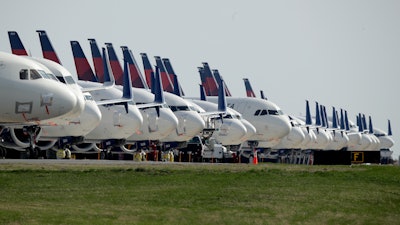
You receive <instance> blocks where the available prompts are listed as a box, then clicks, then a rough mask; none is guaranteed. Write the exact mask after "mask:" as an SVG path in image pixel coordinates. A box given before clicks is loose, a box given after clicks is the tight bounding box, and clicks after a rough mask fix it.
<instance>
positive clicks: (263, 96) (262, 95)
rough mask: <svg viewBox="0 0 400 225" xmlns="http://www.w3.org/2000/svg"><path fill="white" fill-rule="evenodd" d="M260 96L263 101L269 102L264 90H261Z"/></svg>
mask: <svg viewBox="0 0 400 225" xmlns="http://www.w3.org/2000/svg"><path fill="white" fill-rule="evenodd" d="M260 96H261V99H265V100H268V98H266V97H265V95H264V91H263V90H260Z"/></svg>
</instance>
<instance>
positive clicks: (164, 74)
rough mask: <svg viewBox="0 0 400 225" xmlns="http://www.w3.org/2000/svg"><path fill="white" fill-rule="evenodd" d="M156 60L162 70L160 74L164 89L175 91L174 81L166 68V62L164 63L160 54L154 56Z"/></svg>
mask: <svg viewBox="0 0 400 225" xmlns="http://www.w3.org/2000/svg"><path fill="white" fill-rule="evenodd" d="M154 58H155V60H156V65H157V67H158V68H159V70H160V76H161V80H162V84H163V86H162V87H163V90H164V91H167V92H169V93H174V89H173V85H172V81H171V80H170V78H169V76H168V74H167V71H166V70H165V67H164V64H163V63H162V60H161V57H159V56H154Z"/></svg>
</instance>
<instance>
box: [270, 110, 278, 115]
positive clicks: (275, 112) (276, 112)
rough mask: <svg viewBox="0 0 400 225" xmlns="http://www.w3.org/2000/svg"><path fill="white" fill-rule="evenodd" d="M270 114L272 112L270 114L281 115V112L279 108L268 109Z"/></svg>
mask: <svg viewBox="0 0 400 225" xmlns="http://www.w3.org/2000/svg"><path fill="white" fill-rule="evenodd" d="M268 114H270V115H279V112H278V111H277V110H272V109H269V110H268Z"/></svg>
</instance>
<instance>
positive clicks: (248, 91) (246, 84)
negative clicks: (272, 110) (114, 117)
mask: <svg viewBox="0 0 400 225" xmlns="http://www.w3.org/2000/svg"><path fill="white" fill-rule="evenodd" d="M243 81H244V87H245V88H246V96H247V97H251V98H255V97H256V94H254V91H253V88H252V87H251V84H250V81H249V79H247V78H243Z"/></svg>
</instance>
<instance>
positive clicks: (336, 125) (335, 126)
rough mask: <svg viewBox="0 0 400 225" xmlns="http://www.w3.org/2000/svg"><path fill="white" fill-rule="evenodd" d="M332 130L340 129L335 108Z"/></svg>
mask: <svg viewBox="0 0 400 225" xmlns="http://www.w3.org/2000/svg"><path fill="white" fill-rule="evenodd" d="M332 128H338V121H337V115H336V109H335V107H332Z"/></svg>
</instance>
